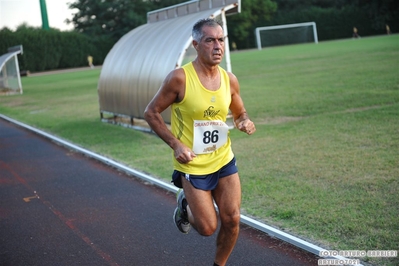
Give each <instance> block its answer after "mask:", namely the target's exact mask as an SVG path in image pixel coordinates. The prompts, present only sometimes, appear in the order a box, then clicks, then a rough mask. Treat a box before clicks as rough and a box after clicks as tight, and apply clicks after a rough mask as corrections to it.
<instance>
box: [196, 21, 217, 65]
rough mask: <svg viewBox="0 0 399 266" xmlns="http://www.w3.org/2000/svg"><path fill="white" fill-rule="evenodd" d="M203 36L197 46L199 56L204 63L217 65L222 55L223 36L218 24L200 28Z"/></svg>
mask: <svg viewBox="0 0 399 266" xmlns="http://www.w3.org/2000/svg"><path fill="white" fill-rule="evenodd" d="M202 32H203V36H202V39H201V41H200V43H199V44H198V46H197V51H198V55H199V57H200V58H201V59H202V60H204V61H205V62H206V63H209V64H212V65H218V64H220V62H221V61H222V58H223V55H224V36H223V29H222V27H220V26H217V27H209V26H204V27H203V28H202Z"/></svg>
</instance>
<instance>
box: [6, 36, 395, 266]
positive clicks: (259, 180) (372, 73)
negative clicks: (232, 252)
mask: <svg viewBox="0 0 399 266" xmlns="http://www.w3.org/2000/svg"><path fill="white" fill-rule="evenodd" d="M231 60H232V66H233V72H234V73H235V74H236V76H237V77H238V79H239V81H240V84H241V93H242V97H243V99H244V102H245V105H246V109H247V111H248V113H249V115H250V117H251V118H252V119H253V121H254V122H255V123H256V125H257V132H256V134H255V135H253V136H247V135H246V134H243V133H241V132H238V131H237V130H232V132H231V138H232V141H233V149H234V151H235V154H236V157H237V161H238V167H239V170H240V176H241V180H242V192H243V202H242V212H243V214H246V215H248V216H251V217H255V218H256V219H258V220H260V221H263V222H266V223H267V224H270V225H273V226H276V227H279V228H281V229H283V230H285V231H287V232H289V233H291V234H294V235H297V236H299V237H301V238H304V239H306V240H308V241H310V242H313V243H315V244H317V245H320V246H322V247H325V248H327V249H336V250H366V251H367V250H398V249H399V35H391V36H381V37H372V38H362V39H356V40H352V39H348V40H339V41H331V42H322V43H319V44H317V45H316V44H305V45H293V46H285V47H276V48H269V49H264V50H262V51H258V50H251V51H240V52H235V53H232V54H231ZM99 74H100V70H87V71H80V72H74V73H63V74H53V75H46V76H34V77H25V78H23V79H22V84H23V89H24V93H23V95H14V96H2V97H0V113H1V114H4V115H7V116H9V117H11V118H13V119H16V120H19V121H22V122H24V123H27V124H29V125H32V126H35V127H37V128H40V129H42V130H44V131H47V132H51V133H54V134H55V135H57V136H59V137H61V138H64V139H67V140H70V141H71V142H73V143H75V144H78V145H80V146H83V147H85V148H87V149H90V150H92V151H95V152H97V153H100V154H102V155H105V156H108V157H111V158H113V159H115V160H117V161H120V162H122V163H124V164H126V165H129V166H130V167H132V168H135V169H138V170H141V171H143V172H146V173H150V174H151V175H153V176H155V177H158V178H160V179H163V180H165V181H169V180H170V175H171V171H172V169H171V167H172V161H171V153H172V151H171V150H170V149H169V148H168V147H167V145H165V144H164V143H163V142H162V141H161V140H160V139H158V138H157V137H156V136H154V135H151V134H148V133H143V132H138V131H135V130H132V129H128V128H124V127H119V126H115V125H111V124H107V123H101V122H100V115H99V106H98V96H97V82H98V77H99ZM361 259H363V260H364V261H368V262H371V263H373V264H375V265H399V259H398V258H391V259H387V258H383V259H371V258H361Z"/></svg>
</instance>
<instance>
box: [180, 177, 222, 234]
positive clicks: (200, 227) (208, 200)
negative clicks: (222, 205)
mask: <svg viewBox="0 0 399 266" xmlns="http://www.w3.org/2000/svg"><path fill="white" fill-rule="evenodd" d="M182 184H183V189H184V194H185V195H186V200H187V203H188V207H187V214H188V220H189V222H190V224H191V226H192V227H193V228H194V229H195V230H197V232H198V233H199V234H201V235H203V236H210V235H212V234H213V233H214V232H215V231H216V229H217V226H218V217H217V213H216V210H215V206H214V205H213V199H212V194H211V191H205V190H200V189H196V188H195V187H193V185H191V183H190V182H189V181H187V180H186V179H185V178H184V177H183V176H182Z"/></svg>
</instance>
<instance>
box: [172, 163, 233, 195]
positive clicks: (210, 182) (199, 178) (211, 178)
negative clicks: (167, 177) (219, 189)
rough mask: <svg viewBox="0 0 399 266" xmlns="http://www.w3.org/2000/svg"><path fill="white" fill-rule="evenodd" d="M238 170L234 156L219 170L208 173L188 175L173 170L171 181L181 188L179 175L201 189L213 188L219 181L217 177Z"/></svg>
mask: <svg viewBox="0 0 399 266" xmlns="http://www.w3.org/2000/svg"><path fill="white" fill-rule="evenodd" d="M237 172H238V169H237V165H236V158H235V157H234V158H233V159H232V160H231V161H230V162H229V163H228V164H226V165H225V166H223V167H222V168H220V170H219V171H216V172H214V173H211V174H208V175H190V174H185V173H182V172H180V171H177V170H174V171H173V174H172V183H173V184H174V185H175V186H176V187H178V188H183V186H182V183H181V176H184V177H185V178H186V179H187V180H188V181H190V183H191V184H192V185H193V186H194V187H195V188H196V189H201V190H214V189H215V188H216V186H217V185H218V183H219V178H223V177H226V176H229V175H232V174H235V173H237Z"/></svg>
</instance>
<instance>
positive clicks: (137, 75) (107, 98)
mask: <svg viewBox="0 0 399 266" xmlns="http://www.w3.org/2000/svg"><path fill="white" fill-rule="evenodd" d="M239 7H240V0H195V1H190V2H186V3H183V4H180V5H175V6H171V7H168V8H164V9H160V10H156V11H153V12H150V13H148V14H147V24H145V25H142V26H140V27H138V28H135V29H134V30H132V31H130V32H129V33H127V34H126V35H125V36H123V37H122V38H121V39H120V40H119V41H118V42H117V43H116V44H115V45H114V47H113V48H112V49H111V51H110V52H109V53H108V55H107V57H106V59H105V61H104V64H103V67H102V71H101V75H100V79H99V84H98V95H99V104H100V113H101V117H102V118H103V114H104V113H108V114H111V115H113V116H114V117H118V116H121V117H129V118H130V120H131V122H132V123H133V118H138V119H142V118H143V116H144V110H145V108H146V106H147V104H148V103H149V102H150V100H151V99H152V97H153V96H154V95H155V94H156V92H157V91H158V89H159V87H160V86H161V84H162V81H163V80H164V78H165V77H166V76H167V74H168V73H169V72H170V71H172V70H173V69H175V68H178V67H180V66H181V65H182V64H184V63H186V62H188V61H190V60H192V59H193V57H192V56H194V55H195V53H194V52H193V51H195V50H194V49H193V48H192V45H191V42H192V37H191V30H192V26H193V25H194V23H195V22H196V21H198V20H199V19H202V18H209V17H215V18H216V17H220V20H221V21H222V22H223V24H224V31H225V35H226V38H227V25H226V18H225V15H226V14H229V13H232V14H234V13H237V12H240V9H239ZM225 43H226V47H225V62H224V63H225V64H226V66H225V68H226V69H227V70H228V71H231V66H230V53H229V47H228V40H226V42H225ZM190 56H191V57H190ZM162 117H163V119H164V120H165V122H166V123H170V110H165V112H163V113H162Z"/></svg>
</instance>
